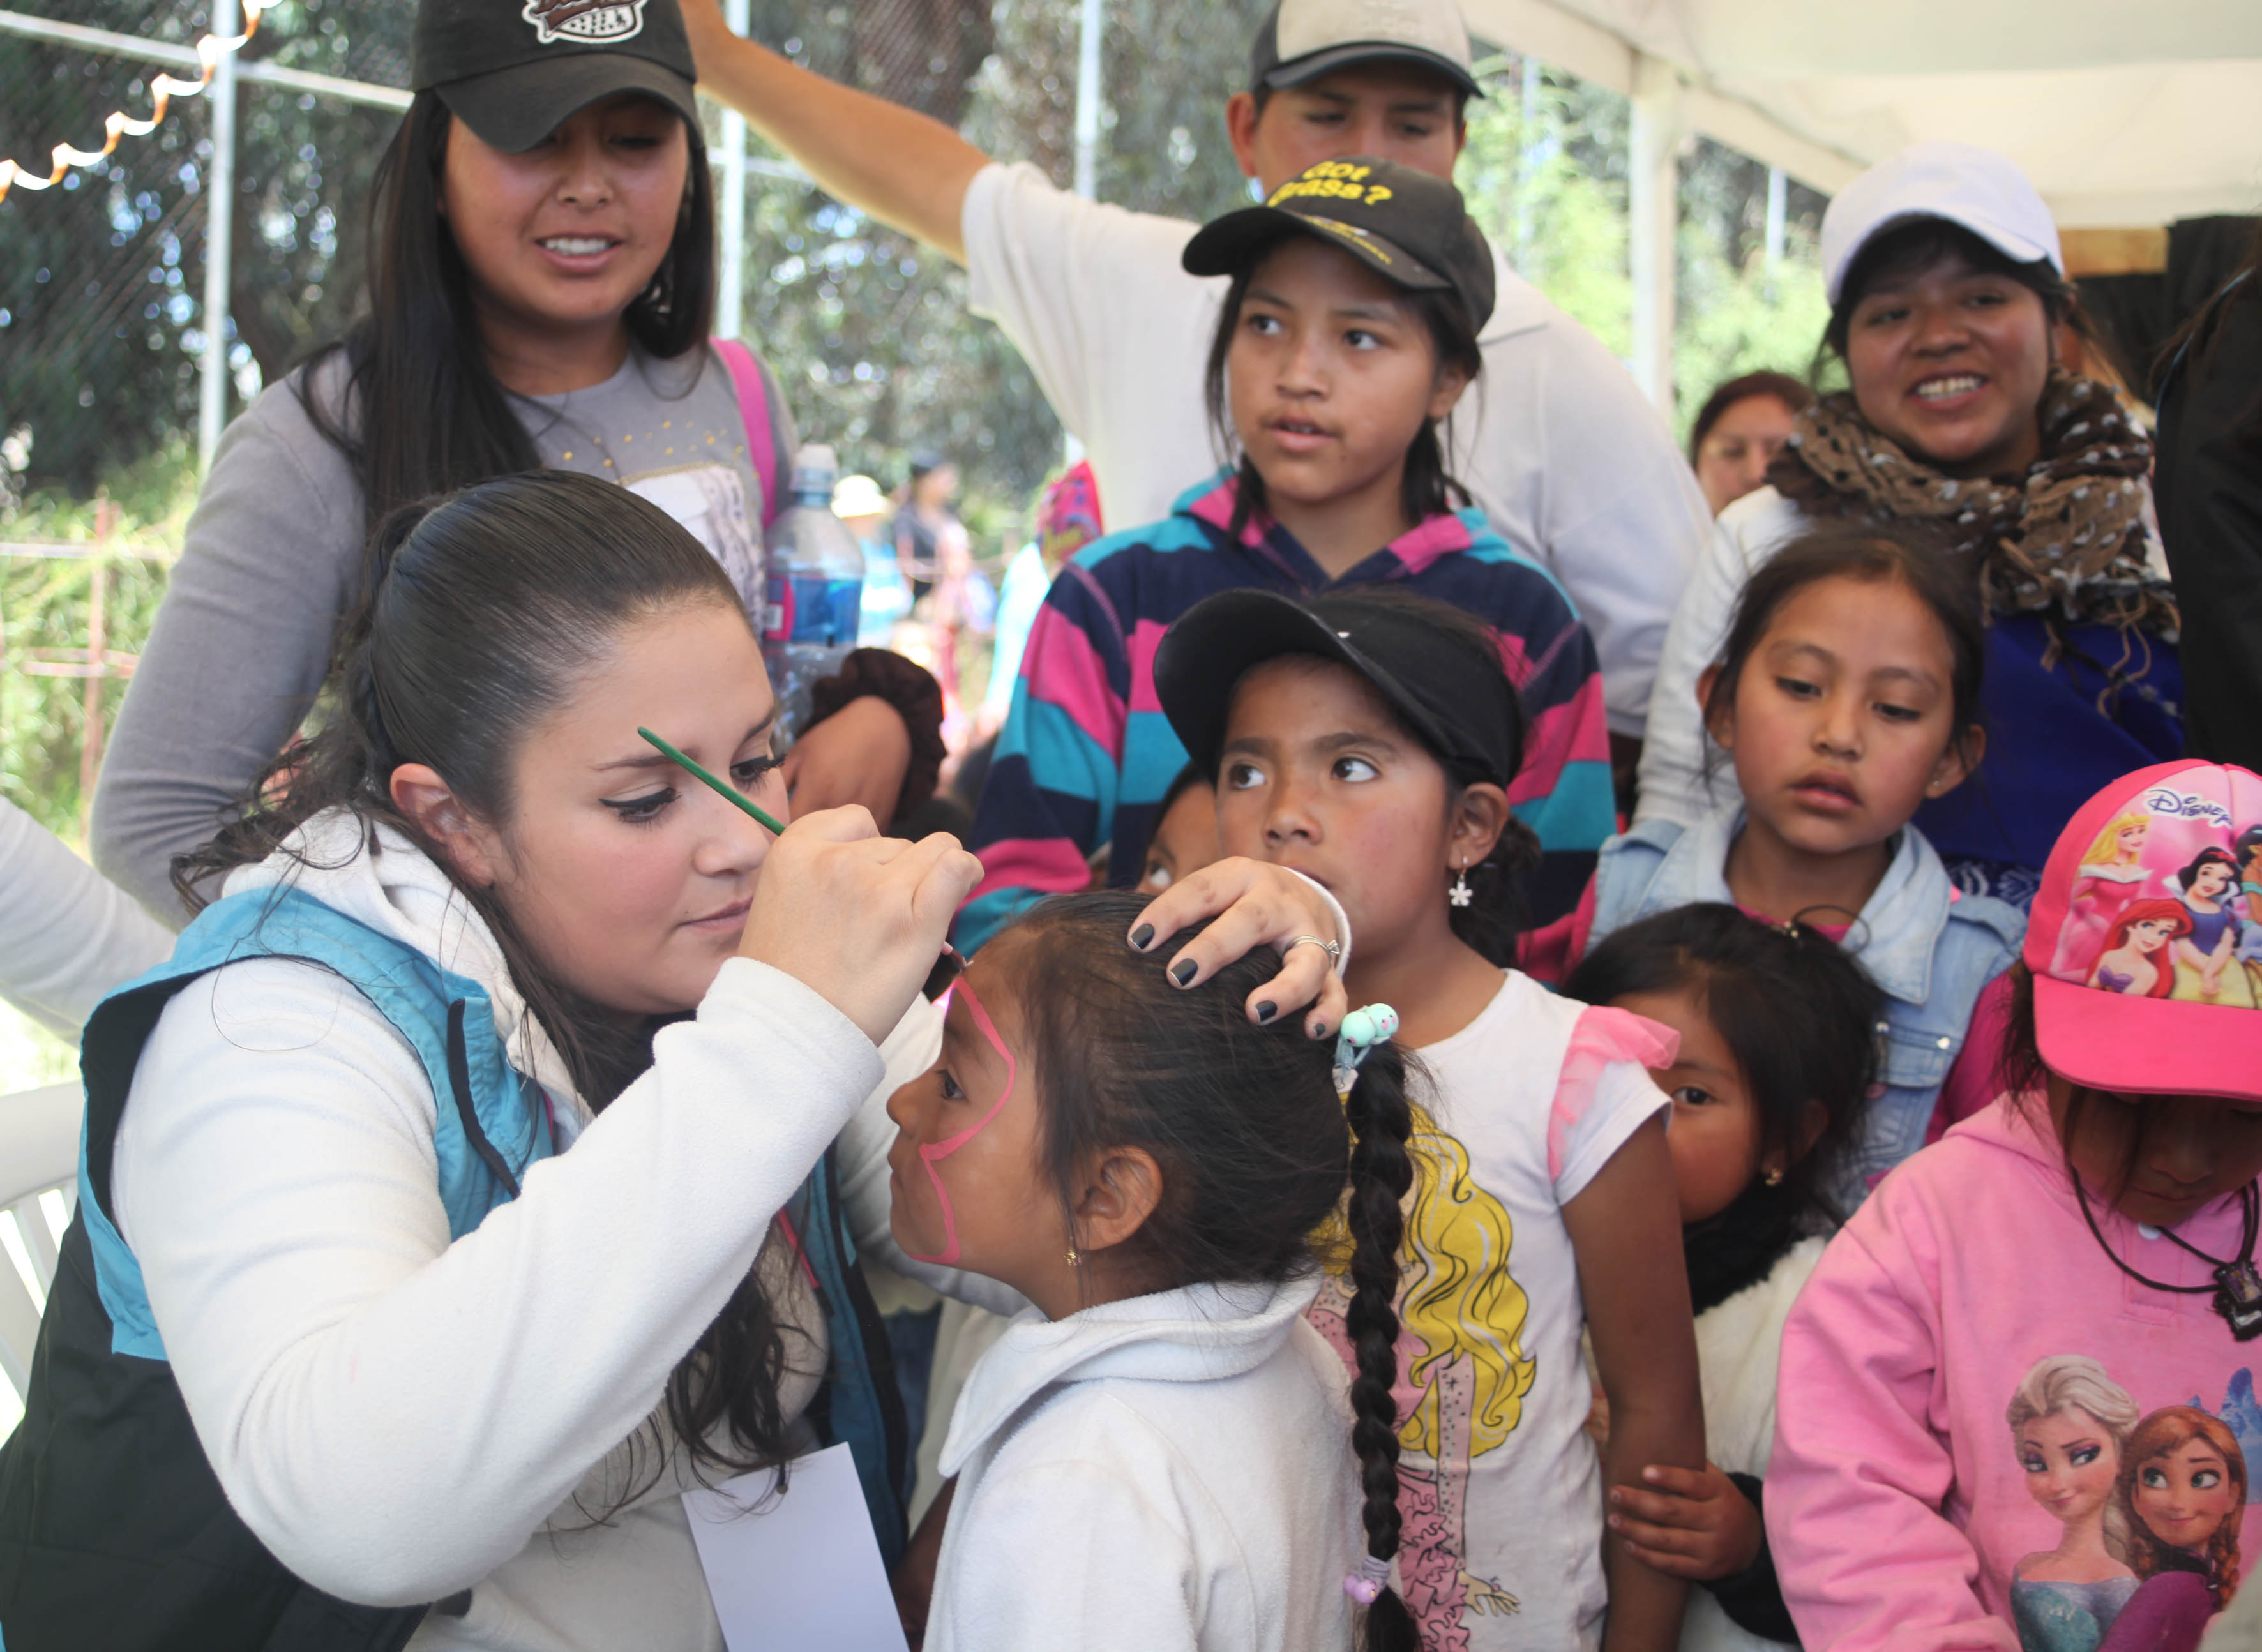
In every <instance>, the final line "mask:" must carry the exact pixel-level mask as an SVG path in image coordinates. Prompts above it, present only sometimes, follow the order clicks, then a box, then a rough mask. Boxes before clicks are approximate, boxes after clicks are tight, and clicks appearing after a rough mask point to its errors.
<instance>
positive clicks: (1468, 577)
mask: <svg viewBox="0 0 2262 1652" xmlns="http://www.w3.org/2000/svg"><path fill="white" fill-rule="evenodd" d="M1234 499H1235V483H1234V480H1233V476H1232V473H1231V472H1230V471H1229V470H1228V471H1224V472H1221V473H1220V474H1219V475H1218V476H1216V477H1214V478H1211V479H1210V480H1208V481H1207V482H1204V483H1202V484H1201V485H1199V486H1197V487H1194V488H1192V489H1190V490H1188V491H1187V492H1185V493H1184V494H1183V495H1181V496H1180V497H1179V499H1178V503H1177V505H1176V506H1174V507H1173V508H1172V510H1171V514H1170V515H1169V516H1168V517H1166V518H1165V519H1164V520H1163V521H1159V522H1153V523H1149V525H1148V526H1146V527H1144V528H1131V529H1129V530H1127V532H1124V533H1120V534H1113V535H1109V536H1108V537H1107V538H1106V539H1103V540H1100V541H1099V542H1098V543H1096V544H1093V545H1091V546H1088V547H1087V548H1086V549H1084V551H1083V552H1081V553H1080V554H1079V555H1078V556H1077V557H1076V559H1075V560H1074V561H1073V562H1071V563H1070V564H1068V565H1067V566H1066V567H1064V568H1063V570H1062V571H1061V573H1060V576H1059V578H1056V579H1055V580H1054V581H1053V586H1052V591H1051V593H1050V594H1049V595H1048V596H1047V597H1046V599H1045V606H1044V607H1043V609H1042V611H1041V612H1040V613H1039V614H1038V615H1037V621H1036V624H1035V626H1034V628H1032V630H1031V631H1030V633H1029V641H1028V646H1027V650H1025V651H1024V652H1023V654H1022V657H1021V675H1020V680H1019V682H1017V683H1016V684H1015V685H1014V686H1013V705H1012V712H1011V713H1010V714H1009V715H1008V716H1007V717H1006V720H1005V729H1004V730H1003V731H1002V732H1001V733H1000V734H999V735H998V747H997V751H996V754H995V756H994V757H993V758H992V759H991V768H990V778H989V781H988V784H987V785H986V786H984V787H983V793H982V802H981V807H980V808H978V809H977V810H976V814H975V818H974V850H975V852H976V854H977V855H978V856H980V857H981V859H982V865H983V879H982V881H981V882H980V883H979V884H978V885H976V887H975V891H974V894H973V897H972V898H971V899H970V900H969V901H968V902H967V905H966V908H965V909H964V910H963V911H962V912H961V913H960V914H959V917H958V928H957V937H958V943H959V945H960V946H961V947H962V949H965V950H969V951H970V950H971V949H972V948H974V947H976V946H978V945H981V944H982V943H983V941H985V940H987V939H988V938H989V937H990V936H991V934H992V933H994V932H995V931H996V930H998V928H1000V927H1001V926H1002V925H1003V924H1004V923H1005V922H1006V921H1007V920H1008V919H1009V918H1011V917H1012V916H1013V915H1014V914H1015V913H1017V912H1018V911H1019V910H1020V909H1022V908H1023V907H1025V906H1027V905H1028V904H1029V903H1030V902H1031V901H1034V900H1036V899H1037V898H1039V897H1040V896H1042V895H1047V894H1056V893H1059V892H1062V891H1065V890H1071V889H1081V888H1083V887H1084V886H1085V885H1086V883H1087V882H1089V881H1090V873H1088V871H1087V870H1086V862H1087V860H1088V859H1089V858H1090V857H1091V854H1092V852H1093V851H1095V850H1097V849H1098V848H1099V846H1100V845H1101V844H1109V843H1112V844H1113V852H1112V854H1111V856H1110V868H1111V870H1110V874H1109V877H1110V881H1111V882H1112V883H1113V884H1115V885H1116V886H1118V887H1128V886H1129V885H1131V884H1134V883H1136V882H1137V881H1138V880H1139V869H1140V866H1141V864H1142V861H1143V860H1144V858H1145V856H1146V848H1147V837H1148V834H1149V831H1150V830H1152V829H1153V826H1154V817H1155V809H1156V804H1157V803H1159V802H1160V801H1162V797H1163V792H1164V791H1165V790H1166V789H1168V787H1169V786H1170V784H1171V780H1172V779H1174V778H1176V776H1177V774H1178V771H1179V770H1180V769H1181V768H1183V767H1184V766H1185V762H1186V751H1185V747H1184V746H1183V745H1181V744H1179V743H1178V736H1177V735H1175V734H1174V733H1172V732H1171V725H1170V722H1169V720H1168V719H1167V718H1166V717H1164V716H1163V708H1162V706H1161V704H1160V703H1159V702H1158V701H1157V700H1156V697H1155V650H1156V646H1157V645H1158V644H1159V643H1161V642H1162V640H1163V632H1164V631H1165V630H1167V629H1168V628H1170V624H1171V621H1173V620H1175V619H1177V618H1178V615H1180V614H1184V613H1185V611H1186V610H1187V609H1188V608H1191V607H1193V606H1194V604H1195V603H1197V602H1199V601H1200V600H1202V599H1203V598H1204V597H1207V596H1210V595H1213V594H1214V593H1217V592H1220V591H1232V590H1239V589H1242V588H1244V587H1248V586H1257V587H1259V588H1261V589H1264V590H1267V591H1278V592H1279V593H1282V594H1284V595H1286V596H1291V597H1297V598H1304V597H1313V596H1317V595H1319V594H1320V593H1322V592H1323V591H1327V590H1329V589H1332V588H1340V587H1342V586H1345V585H1369V584H1380V583H1381V582H1383V581H1386V580H1401V581H1403V582H1404V583H1405V584H1406V585H1408V587H1409V588H1410V589H1412V590H1415V591H1418V592H1420V593H1423V595H1424V596H1430V597H1435V598H1437V600H1440V601H1444V602H1450V603H1452V604H1453V605H1454V606H1455V607H1459V608H1464V609H1466V610H1467V611H1468V612H1470V613H1472V614H1476V615H1478V616H1479V617H1480V618H1481V619H1483V620H1484V621H1486V623H1487V624H1488V625H1490V626H1491V627H1492V628H1493V630H1494V633H1495V635H1496V636H1498V638H1499V640H1500V650H1501V655H1502V658H1503V659H1505V660H1506V662H1507V664H1508V670H1509V677H1510V678H1511V679H1513V680H1514V681H1515V683H1516V687H1517V689H1518V690H1519V691H1520V692H1521V693H1522V694H1523V697H1524V717H1525V720H1526V722H1527V725H1528V726H1527V731H1526V736H1525V741H1524V772H1522V773H1521V774H1519V775H1518V776H1517V777H1516V784H1515V785H1514V786H1512V787H1511V788H1510V789H1509V803H1510V804H1511V805H1512V806H1513V807H1514V808H1515V810H1516V815H1518V816H1519V817H1520V818H1521V819H1522V820H1523V821H1524V822H1525V823H1526V824H1527V825H1529V826H1530V827H1531V829H1532V830H1534V831H1535V832H1537V833H1538V836H1539V842H1540V844H1541V846H1542V848H1543V849H1544V850H1545V851H1546V853H1545V858H1544V859H1543V861H1542V864H1541V866H1540V869H1539V871H1538V873H1536V874H1535V876H1534V879H1533V881H1532V886H1531V906H1532V909H1533V910H1532V915H1531V916H1532V917H1533V920H1534V921H1535V922H1539V923H1545V922H1547V921H1549V920H1552V919H1554V918H1557V917H1560V916H1561V915H1562V914H1563V913H1565V912H1567V911H1568V910H1570V909H1571V907H1572V906H1573V905H1574V903H1575V902H1576V901H1577V900H1578V897H1579V892H1580V891H1581V888H1583V887H1585V883H1586V880H1587V878H1588V874H1589V873H1591V871H1592V870H1593V867H1594V864H1595V853H1596V851H1597V850H1598V849H1600V848H1601V847H1602V844H1603V839H1604V838H1606V837H1609V836H1610V833H1611V831H1612V830H1614V829H1615V815H1614V810H1613V805H1612V801H1611V795H1610V736H1609V731H1608V729H1607V727H1606V725H1605V723H1604V722H1603V682H1602V676H1601V672H1600V668H1599V667H1598V665H1597V664H1596V657H1595V645H1594V643H1593V641H1592V640H1591V639H1590V638H1589V637H1588V635H1587V628H1586V627H1585V626H1584V625H1582V624H1581V622H1580V620H1579V615H1578V613H1577V611H1576V610H1575V609H1574V608H1573V607H1572V606H1571V600H1570V599H1569V598H1568V597H1567V596H1566V595H1565V594H1564V593H1563V588H1562V587H1561V586H1560V585H1557V584H1556V583H1555V581H1554V579H1553V578H1552V577H1551V576H1550V575H1549V574H1547V573H1546V572H1545V571H1544V570H1542V569H1541V568H1540V567H1539V566H1538V564H1535V563H1533V562H1531V561H1530V560H1528V559H1527V558H1525V557H1522V556H1519V555H1518V554H1517V553H1516V552H1515V551H1513V550H1511V549H1509V547H1508V545H1507V543H1506V542H1504V541H1503V540H1502V539H1501V537H1500V536H1499V535H1497V534H1495V532H1494V531H1493V530H1492V528H1491V526H1490V524H1488V522H1487V521H1486V520H1485V518H1484V515H1483V513H1481V512H1480V511H1476V510H1463V511H1459V512H1454V513H1450V514H1440V515H1437V516H1432V517H1430V519H1429V520H1428V521H1423V522H1422V523H1420V524H1419V525H1418V526H1416V528H1413V529H1412V530H1411V531H1410V532H1408V533H1407V534H1405V535H1401V537H1399V538H1398V539H1396V540H1394V541H1393V542H1391V543H1390V544H1388V545H1387V546H1385V547H1384V548H1383V549H1380V550H1379V551H1377V552H1376V553H1375V554H1374V555H1373V556H1372V557H1368V558H1367V559H1366V560H1365V562H1362V563H1360V564H1358V566H1357V567H1355V568H1353V569H1352V570H1351V571H1350V572H1349V573H1347V574H1345V575H1344V577H1343V578H1341V579H1340V580H1331V579H1330V578H1329V577H1328V574H1327V571H1325V570H1324V569H1322V567H1321V566H1320V565H1319V564H1318V563H1317V562H1315V560H1314V559H1313V557H1312V555H1311V553H1310V552H1309V551H1307V550H1306V549H1304V548H1303V547H1302V546H1301V545H1300V544H1299V543H1297V542H1296V541H1295V539H1294V538H1293V537H1292V536H1291V535H1289V533H1288V532H1287V530H1286V529H1285V528H1281V527H1280V526H1279V524H1278V523H1275V522H1272V521H1270V520H1269V519H1266V518H1264V517H1261V516H1260V517H1258V518H1257V520H1256V521H1252V522H1251V523H1250V525H1249V526H1248V527H1246V528H1243V531H1242V534H1241V536H1240V537H1239V538H1238V539H1235V538H1233V537H1232V536H1231V535H1229V534H1228V531H1227V530H1228V528H1229V526H1230V525H1231V523H1232V521H1233V506H1234Z"/></svg>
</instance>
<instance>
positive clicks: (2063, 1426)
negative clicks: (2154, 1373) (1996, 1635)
mask: <svg viewBox="0 0 2262 1652" xmlns="http://www.w3.org/2000/svg"><path fill="white" fill-rule="evenodd" d="M2141 1415H2142V1413H2141V1411H2139V1410H2138V1407H2137V1404H2136V1401H2135V1400H2133V1399H2131V1398H2129V1392H2128V1390H2126V1389H2124V1388H2122V1386H2121V1385H2120V1384H2119V1383H2115V1382H2114V1380H2113V1379H2112V1378H2111V1377H2110V1376H2109V1375H2107V1374H2106V1370H2105V1368H2104V1367H2103V1366H2101V1365H2100V1364H2099V1363H2098V1362H2097V1361H2094V1360H2093V1359H2090V1358H2088V1357H2086V1355H2083V1354H2052V1355H2050V1356H2049V1358H2048V1359H2043V1360H2037V1361H2035V1365H2034V1368H2033V1369H2031V1370H2029V1371H2028V1373H2027V1375H2026V1377H2025V1380H2024V1381H2022V1382H2021V1383H2020V1384H2019V1387H2018V1391H2017V1392H2016V1393H2014V1394H2013V1395H2012V1396H2011V1404H2010V1406H2009V1408H2008V1409H2007V1410H2006V1412H2005V1413H2004V1419H2005V1420H2006V1422H2008V1423H2009V1424H2010V1426H2011V1444H2012V1447H2013V1450H2015V1451H2016V1452H2017V1453H2018V1456H2019V1464H2020V1466H2021V1468H2022V1469H2025V1470H2026V1480H2027V1492H2028V1496H2030V1497H2032V1498H2034V1500H2035V1505H2036V1506H2037V1507H2039V1508H2040V1509H2041V1510H2042V1512H2043V1513H2045V1514H2047V1515H2049V1517H2050V1518H2051V1519H2054V1520H2056V1521H2057V1522H2058V1524H2059V1528H2060V1535H2059V1538H2058V1543H2057V1548H2050V1549H2042V1550H2038V1551H2037V1552H2035V1554H2032V1555H2028V1556H2026V1557H2025V1558H2024V1559H2023V1560H2021V1561H2020V1562H2019V1563H2018V1564H2017V1565H2016V1566H2014V1567H2013V1568H2012V1570H2011V1616H2012V1620H2013V1622H2014V1623H2016V1625H2017V1626H2018V1631H2019V1645H2020V1647H2021V1652H2097V1648H2098V1647H2099V1646H2100V1644H2102V1642H2103V1641H2104V1639H2105V1634H2106V1631H2107V1630H2108V1629H2110V1628H2111V1627H2113V1621H2114V1619H2115V1618H2117V1617H2118V1616H2119V1615H2120V1613H2121V1608H2122V1606H2124V1605H2127V1604H2128V1602H2129V1597H2130V1596H2132V1595H2134V1594H2135V1593H2136V1587H2137V1578H2136V1572H2135V1570H2134V1569H2131V1568H2130V1567H2129V1566H2128V1565H2127V1564H2126V1563H2125V1562H2122V1559H2121V1558H2120V1556H2119V1555H2117V1554H2116V1553H2114V1549H2115V1548H2117V1547H2119V1545H2118V1543H2117V1541H2115V1540H2114V1538H2108V1535H2107V1517H2108V1516H2109V1515H2110V1514H2111V1513H2112V1510H2113V1495H2114V1487H2115V1485H2116V1484H2117V1483H2118V1482H2119V1480H2120V1475H2121V1462H2122V1451H2123V1448H2124V1447H2125V1446H2126V1444H2127V1442H2128V1439H2129V1432H2130V1431H2131V1430H2132V1429H2134V1428H2135V1427H2136V1422H2137V1419H2138V1418H2139V1417H2140V1416H2141ZM2115 1538H2117V1533H2116V1534H2115Z"/></svg>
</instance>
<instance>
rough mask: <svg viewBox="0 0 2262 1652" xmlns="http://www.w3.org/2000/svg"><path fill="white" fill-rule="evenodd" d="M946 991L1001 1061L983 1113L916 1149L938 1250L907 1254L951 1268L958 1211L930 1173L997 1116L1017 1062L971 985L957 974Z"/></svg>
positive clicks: (1010, 1087) (946, 1008) (946, 1002)
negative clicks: (930, 1198) (937, 1215)
mask: <svg viewBox="0 0 2262 1652" xmlns="http://www.w3.org/2000/svg"><path fill="white" fill-rule="evenodd" d="M950 990H951V992H953V993H963V994H965V995H966V1010H967V1013H968V1014H969V1015H970V1016H973V1017H974V1024H975V1026H976V1027H977V1028H978V1029H980V1031H981V1033H982V1036H983V1038H987V1039H989V1040H990V1047H991V1049H993V1050H995V1051H997V1052H998V1056H999V1058H1000V1059H1003V1060H1004V1062H1005V1088H1002V1089H1000V1090H999V1091H998V1099H997V1100H996V1101H994V1102H992V1103H990V1110H989V1111H988V1112H986V1113H984V1114H983V1115H982V1117H980V1118H978V1119H976V1121H975V1122H974V1123H972V1124H969V1125H968V1126H967V1127H966V1128H965V1129H964V1130H962V1131H959V1132H958V1133H957V1134H956V1135H955V1136H952V1137H948V1138H946V1139H944V1140H942V1141H938V1142H931V1143H929V1144H927V1145H926V1146H923V1147H921V1148H920V1149H919V1150H918V1156H919V1168H921V1169H922V1170H924V1171H926V1179H927V1181H928V1182H929V1183H930V1184H931V1185H932V1186H933V1189H934V1196H935V1201H936V1203H939V1204H940V1205H941V1206H942V1249H941V1250H940V1251H938V1252H936V1253H934V1254H933V1255H932V1256H921V1255H920V1254H919V1253H918V1252H916V1251H912V1252H910V1253H908V1254H909V1255H910V1256H911V1260H912V1261H920V1262H936V1263H939V1264H940V1265H941V1266H942V1267H945V1268H955V1267H956V1266H957V1265H958V1213H957V1212H956V1211H955V1210H952V1209H951V1205H950V1191H949V1189H947V1188H945V1187H944V1186H943V1185H942V1178H941V1177H940V1176H939V1175H937V1174H935V1173H934V1167H935V1161H936V1160H940V1159H947V1158H948V1157H950V1155H951V1154H953V1153H956V1152H957V1151H958V1150H959V1149H960V1148H961V1147H963V1146H966V1144H967V1143H968V1142H969V1141H972V1140H973V1139H974V1138H975V1137H976V1136H977V1135H979V1134H980V1133H981V1132H982V1131H983V1130H985V1129H987V1128H988V1127H989V1124H990V1121H991V1119H993V1118H995V1117H998V1110H999V1109H1000V1108H1002V1107H1004V1106H1005V1098H1006V1097H1007V1096H1009V1095H1012V1093H1013V1081H1014V1079H1015V1077H1016V1076H1017V1074H1018V1071H1019V1064H1018V1063H1017V1062H1015V1060H1014V1059H1013V1052H1012V1051H1011V1050H1009V1049H1007V1048H1006V1047H1005V1039H1003V1038H999V1037H998V1029H997V1028H996V1027H995V1026H994V1025H992V1024H991V1020H990V1012H989V1011H988V1010H986V1009H983V1007H982V1000H981V999H979V998H977V997H976V996H975V994H974V984H973V983H972V982H971V981H969V980H967V979H966V977H964V976H963V975H961V976H960V977H959V978H958V980H956V981H955V983H954V984H953V985H952V987H951V988H950ZM943 1013H944V1014H945V1015H947V1014H949V1013H950V1005H949V1000H948V998H947V997H946V998H945V999H944V1001H943Z"/></svg>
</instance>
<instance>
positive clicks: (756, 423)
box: [715, 339, 785, 529]
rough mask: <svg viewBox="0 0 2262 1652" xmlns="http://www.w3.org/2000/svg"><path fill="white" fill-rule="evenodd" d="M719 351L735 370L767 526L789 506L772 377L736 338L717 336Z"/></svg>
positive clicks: (733, 375) (748, 451)
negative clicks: (783, 483) (781, 469)
mask: <svg viewBox="0 0 2262 1652" xmlns="http://www.w3.org/2000/svg"><path fill="white" fill-rule="evenodd" d="M715 353H716V354H717V355H718V356H721V357H722V358H723V365H724V366H725V367H727V368H729V369H730V370H731V391H732V393H733V394H735V395H736V396H737V397H738V417H739V418H741V419H743V420H746V458H747V462H748V463H751V464H752V465H753V467H754V479H755V480H756V481H758V482H760V484H761V485H762V521H761V526H762V527H763V528H765V529H767V528H768V527H769V525H770V524H771V523H772V522H774V521H777V519H778V516H779V514H780V513H781V512H782V511H783V510H784V509H785V491H784V490H783V489H782V488H781V487H780V486H779V485H778V456H777V436H776V435H775V433H774V427H773V426H772V425H771V422H770V391H769V381H768V380H767V379H765V378H764V377H762V370H761V365H760V363H758V362H756V361H755V360H754V353H753V351H752V350H750V349H748V348H746V346H745V345H743V344H741V343H739V342H738V340H736V339H717V340H716V341H715Z"/></svg>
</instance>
